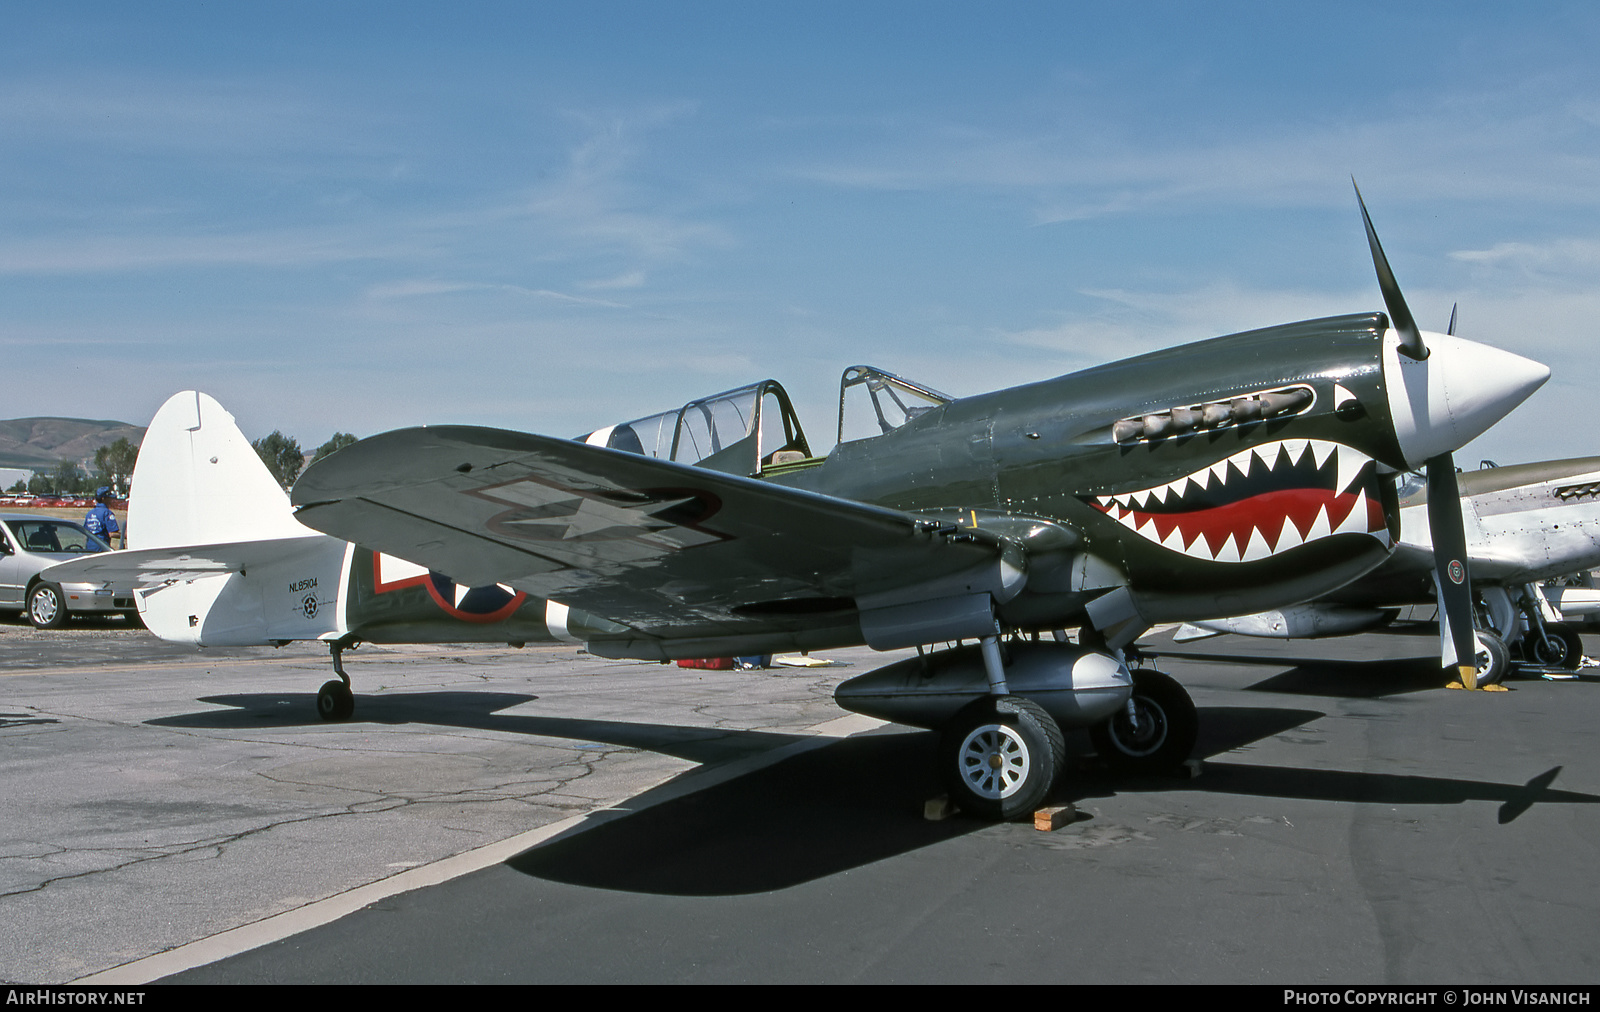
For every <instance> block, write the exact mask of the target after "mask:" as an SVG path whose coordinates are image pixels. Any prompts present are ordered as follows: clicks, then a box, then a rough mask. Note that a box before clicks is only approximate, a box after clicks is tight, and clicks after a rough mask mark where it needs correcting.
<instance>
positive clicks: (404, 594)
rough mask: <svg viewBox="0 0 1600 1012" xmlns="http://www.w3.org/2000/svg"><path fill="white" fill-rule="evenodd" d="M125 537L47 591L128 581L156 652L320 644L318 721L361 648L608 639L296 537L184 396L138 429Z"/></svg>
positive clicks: (255, 478) (285, 511) (217, 411)
mask: <svg viewBox="0 0 1600 1012" xmlns="http://www.w3.org/2000/svg"><path fill="white" fill-rule="evenodd" d="M128 528H129V538H130V539H131V544H132V547H130V548H128V549H126V550H123V551H120V552H104V553H100V554H97V555H94V556H92V557H85V558H82V559H75V560H73V561H71V562H67V563H63V564H61V565H58V566H55V567H52V568H51V569H50V571H49V572H50V578H51V579H55V580H63V579H64V580H75V579H95V580H109V579H118V580H127V581H131V582H133V583H134V584H135V587H136V589H135V591H134V596H135V600H136V602H137V604H138V608H139V613H140V615H141V616H142V617H143V618H144V622H145V625H147V626H148V627H149V629H150V631H151V632H153V633H155V634H156V635H157V636H160V637H161V638H162V639H165V640H171V641H174V642H180V643H193V644H195V645H197V646H243V645H254V644H268V643H270V644H278V645H281V644H284V643H287V642H289V641H291V640H311V639H315V640H323V641H326V642H327V643H328V644H329V647H330V648H331V650H332V653H333V666H334V671H335V672H336V673H337V674H338V675H339V681H330V682H328V683H327V684H326V685H324V686H323V687H322V689H321V691H320V692H319V693H318V695H317V710H318V712H319V713H320V714H321V715H322V716H323V718H324V719H328V720H344V719H346V718H348V717H349V716H350V715H351V713H352V711H353V708H354V697H353V696H352V695H351V691H350V679H349V677H348V676H347V675H346V674H345V671H344V665H343V663H342V662H341V654H342V652H343V651H344V650H346V649H349V648H350V647H351V646H353V645H355V644H356V643H359V642H367V643H464V642H493V643H515V644H522V643H527V642H537V641H550V640H557V639H561V640H566V641H569V642H574V643H576V642H579V641H580V638H581V637H582V636H584V635H588V634H591V633H594V632H596V631H600V632H603V631H605V630H606V628H608V627H605V626H601V627H599V628H597V629H586V628H584V627H582V626H577V627H575V628H573V629H572V630H570V631H569V630H568V628H567V615H566V609H565V608H563V607H562V606H560V605H557V604H550V603H548V602H545V601H541V600H537V599H533V598H529V597H528V595H527V594H525V593H522V592H521V591H517V590H512V589H510V588H507V587H499V586H494V585H488V586H482V587H470V588H469V587H463V586H459V585H457V584H455V583H453V582H452V581H451V580H450V579H448V578H447V577H443V576H440V575H439V574H437V573H430V572H428V571H427V570H425V569H423V568H421V567H419V566H415V565H412V564H411V563H408V562H404V561H402V560H400V559H397V558H394V557H392V556H386V555H383V554H381V553H377V552H373V551H371V550H370V549H366V548H359V547H357V546H355V545H352V544H350V543H349V542H346V541H341V540H339V539H337V538H331V537H328V536H327V535H326V534H319V533H318V532H316V531H313V530H310V529H309V528H307V527H305V526H303V525H302V524H300V522H299V521H297V520H295V518H294V513H293V510H292V509H291V507H290V506H289V497H288V496H287V495H286V494H285V493H284V491H283V489H282V488H280V487H279V486H278V483H277V482H276V481H275V480H274V479H273V477H272V475H271V473H270V472H268V471H267V468H266V466H265V465H264V464H262V463H261V459H260V457H258V456H257V455H256V452H255V450H254V449H253V448H252V447H251V446H250V443H249V441H248V440H246V439H245V437H244V435H243V434H242V433H241V432H240V431H239V428H238V426H237V425H235V424H234V421H233V416H232V415H230V414H228V413H227V412H226V411H224V410H223V409H222V406H221V405H220V404H218V403H217V402H216V401H215V400H213V399H212V398H211V397H208V396H207V395H205V394H203V393H197V392H195V391H193V390H188V391H184V392H183V393H179V394H174V395H173V396H172V397H171V398H170V399H169V400H168V401H167V402H166V403H165V404H164V405H162V406H161V410H159V411H157V412H156V415H155V418H153V419H152V420H151V422H150V428H149V429H148V430H147V431H146V433H145V438H144V443H143V444H142V445H141V447H140V449H139V460H138V464H137V465H136V466H135V468H134V472H133V490H132V492H131V493H130V496H129V503H128Z"/></svg>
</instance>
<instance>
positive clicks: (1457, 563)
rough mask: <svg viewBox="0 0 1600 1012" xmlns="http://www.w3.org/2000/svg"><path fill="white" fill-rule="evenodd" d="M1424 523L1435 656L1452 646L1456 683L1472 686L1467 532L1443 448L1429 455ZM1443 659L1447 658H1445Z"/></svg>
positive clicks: (1474, 653)
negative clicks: (1435, 607) (1435, 608)
mask: <svg viewBox="0 0 1600 1012" xmlns="http://www.w3.org/2000/svg"><path fill="white" fill-rule="evenodd" d="M1427 470H1428V529H1429V531H1430V533H1431V534H1432V537H1433V567H1434V572H1433V579H1434V583H1435V585H1436V586H1437V587H1438V591H1439V638H1440V654H1441V657H1443V656H1445V655H1447V654H1449V653H1451V652H1453V653H1454V654H1455V663H1456V666H1457V669H1458V671H1459V672H1460V677H1461V684H1462V685H1464V686H1466V687H1467V688H1469V689H1476V688H1477V687H1478V676H1477V672H1478V664H1477V654H1478V640H1477V636H1476V635H1474V633H1473V630H1472V573H1471V571H1470V570H1469V569H1468V568H1467V532H1466V528H1465V525H1464V524H1463V522H1462V519H1461V489H1460V487H1459V486H1458V485H1457V484H1456V464H1455V460H1454V458H1453V457H1452V456H1451V455H1450V454H1448V453H1442V454H1440V455H1439V456H1437V457H1430V458H1429V459H1428V464H1427ZM1446 663H1448V662H1446Z"/></svg>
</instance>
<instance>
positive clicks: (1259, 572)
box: [291, 207, 1549, 818]
mask: <svg viewBox="0 0 1600 1012" xmlns="http://www.w3.org/2000/svg"><path fill="white" fill-rule="evenodd" d="M1362 213H1363V217H1365V214H1366V211H1365V208H1364V207H1363V208H1362ZM1367 233H1368V242H1369V246H1370V249H1371V251H1372V254H1373V261H1374V265H1375V267H1376V269H1377V272H1378V276H1379V283H1380V287H1381V289H1382V291H1383V295H1384V300H1385V303H1386V306H1387V308H1388V313H1387V315H1385V314H1383V313H1371V314H1367V315H1362V316H1344V317H1337V318H1332V319H1325V320H1314V321H1310V322H1305V323H1295V324H1288V325H1285V326H1280V327H1272V328H1269V329H1266V330H1258V331H1252V332H1249V333H1244V334H1236V335H1233V336H1231V337H1222V338H1217V339H1214V340H1210V341H1204V342H1200V343H1198V344H1193V345H1189V346H1185V347H1181V348H1174V349H1170V350H1167V351H1161V352H1156V353H1154V354H1149V355H1142V356H1139V357H1137V358H1133V359H1128V360H1126V361H1122V362H1117V363H1113V364H1110V365H1105V366H1100V367H1098V368H1094V369H1089V370H1086V371H1084V372H1080V373H1074V374H1071V375H1067V376H1062V377H1059V378H1057V379H1052V380H1046V381H1043V382H1038V383H1031V384H1028V385H1026V386H1021V387H1016V388H1013V389H1009V390H1003V391H999V392H996V393H991V394H984V395H980V396H976V397H968V398H963V399H959V400H955V399H950V398H947V397H945V396H943V395H940V394H938V393H937V392H936V391H932V390H930V389H928V388H926V387H921V386H918V385H917V384H914V383H909V382H906V381H904V380H901V379H899V378H898V377H895V376H893V375H891V374H888V373H884V372H881V371H879V370H875V369H870V368H866V367H853V368H851V369H848V370H846V371H845V374H844V378H843V380H842V382H841V391H840V395H841V396H840V399H841V420H840V432H841V439H843V438H844V436H843V433H844V432H845V429H846V424H845V419H844V417H843V413H844V406H845V402H846V400H847V399H848V398H849V397H850V396H852V395H854V396H856V397H858V398H861V399H862V402H863V403H866V404H867V405H869V406H870V407H871V409H872V411H873V416H872V420H873V421H875V422H876V427H877V429H878V432H877V434H875V435H873V436H871V437H869V438H865V439H856V440H847V441H842V442H840V443H839V445H837V446H836V447H835V448H834V449H833V451H832V452H831V453H829V454H828V455H827V456H826V457H816V456H813V455H812V454H811V452H810V448H809V444H808V443H807V441H806V439H805V436H804V433H803V431H802V430H801V427H800V424H799V420H798V419H797V418H796V417H795V416H794V412H793V409H792V407H791V406H790V403H789V399H788V396H787V395H786V394H785V393H784V391H783V388H782V387H781V386H779V385H778V384H777V383H776V382H774V381H772V380H767V381H764V382H761V383H757V384H754V385H752V386H749V387H744V388H741V389H738V390H733V391H729V392H727V393H725V394H720V395H717V396H715V397H710V398H705V399H701V400H695V401H691V402H689V403H688V404H687V405H685V406H684V407H682V408H680V409H678V410H676V411H671V412H666V413H664V414H661V415H656V416H652V417H650V418H645V419H641V420H638V421H635V422H630V423H627V424H625V425H618V426H613V427H611V428H610V429H606V430H602V431H601V432H598V433H595V434H594V435H593V436H591V437H589V440H587V441H586V443H580V442H575V441H572V440H566V439H557V438H553V437H548V436H538V435H529V434H524V433H518V432H509V431H502V430H495V429H486V428H473V427H465V426H441V427H436V428H414V429H404V430H399V431H395V432H389V433H385V434H382V435H378V436H373V437H371V438H368V439H364V440H361V441H360V442H358V443H356V444H355V445H353V446H350V447H347V448H346V449H344V450H341V451H340V452H339V453H338V454H336V455H334V456H332V457H329V458H327V459H325V460H323V461H320V462H318V463H316V464H313V465H311V467H309V468H308V469H307V470H306V472H305V473H304V474H303V475H302V476H301V478H300V481H299V483H298V484H296V486H295V488H294V490H293V492H292V495H291V498H292V500H293V502H294V503H295V504H296V506H297V507H298V510H297V514H296V515H297V516H298V517H299V519H300V520H301V521H302V522H304V523H305V524H307V525H308V526H310V527H312V528H315V529H317V530H322V531H326V532H328V533H330V534H334V535H336V536H338V537H342V538H349V539H353V540H356V541H358V542H359V543H361V544H364V545H370V546H372V547H373V548H375V549H377V550H380V551H383V552H388V553H391V554H394V555H396V556H399V557H401V558H404V559H408V560H410V561H412V562H414V563H416V564H418V565H420V566H426V567H427V568H429V569H431V570H436V571H438V572H442V573H446V574H448V575H449V576H451V577H452V578H454V579H455V580H457V581H458V582H460V583H463V584H471V585H479V584H505V585H507V586H510V587H514V588H516V589H518V590H520V591H523V592H526V593H530V594H536V595H539V596H541V597H547V598H551V599H554V600H558V601H562V602H564V603H566V604H567V605H569V606H571V608H572V612H571V614H572V615H578V614H579V609H583V612H584V613H587V614H593V615H602V616H604V619H605V620H606V621H607V622H610V623H614V624H613V625H612V626H611V627H610V630H608V631H597V632H592V633H590V634H589V635H588V636H587V643H588V648H589V650H590V651H592V652H594V653H597V654H602V655H608V656H615V657H638V658H659V659H668V658H679V657H694V656H706V655H722V654H738V653H765V652H770V651H779V650H793V649H806V648H820V647H833V646H841V645H846V644H859V643H866V644H868V645H870V646H873V647H876V648H879V649H893V648H900V647H909V646H916V647H918V648H919V653H920V652H921V650H922V648H924V647H926V646H928V645H931V644H942V643H950V642H952V641H954V642H956V643H957V646H956V647H955V648H953V649H949V650H940V651H936V652H933V653H922V655H921V656H919V657H918V658H915V659H912V660H909V661H903V662H900V663H898V664H893V665H890V666H888V667H887V668H883V669H879V670H878V671H875V672H871V673H869V674H867V675H863V676H861V677H859V678H856V679H852V680H851V681H849V682H846V683H844V684H843V685H842V686H840V687H839V689H838V690H837V692H836V698H837V699H838V701H839V703H840V704H841V705H842V706H844V707H846V708H847V709H852V710H858V711H861V712H865V713H870V714H874V715H878V716H883V717H887V718H890V719H893V720H896V721H900V722H902V723H909V724H913V725H919V726H924V727H930V728H937V729H940V730H942V737H941V747H940V758H939V763H940V765H941V773H942V774H943V776H944V778H945V780H946V782H947V783H948V784H949V786H950V789H951V791H952V794H953V796H954V798H955V799H956V801H957V804H958V805H959V806H960V807H962V808H964V809H966V810H968V811H970V812H975V813H978V814H983V815H987V816H990V817H999V818H1006V817H1011V816H1014V815H1016V814H1019V813H1022V812H1026V811H1030V810H1032V809H1033V808H1034V807H1036V806H1037V804H1038V803H1039V802H1040V801H1041V800H1042V799H1043V798H1044V797H1045V795H1046V794H1047V793H1048V792H1049V790H1050V788H1051V786H1052V783H1053V781H1054V779H1055V777H1056V775H1057V772H1058V771H1059V770H1060V768H1061V766H1062V742H1063V736H1062V734H1061V728H1063V727H1091V728H1093V729H1094V730H1095V733H1096V736H1097V740H1098V741H1100V742H1101V743H1102V750H1103V751H1105V752H1107V753H1109V754H1110V755H1112V756H1113V757H1117V756H1120V757H1122V758H1124V759H1126V760H1129V761H1134V762H1141V761H1142V762H1175V761H1177V760H1181V759H1182V758H1184V757H1186V756H1187V754H1188V751H1189V749H1190V747H1191V746H1192V744H1193V741H1194V734H1195V717H1194V708H1193V705H1192V703H1190V702H1189V700H1188V697H1187V695H1186V694H1185V693H1184V692H1183V690H1182V689H1181V687H1179V686H1177V684H1176V683H1174V682H1172V681H1171V680H1170V679H1168V678H1166V676H1164V675H1159V674H1156V673H1154V672H1143V671H1141V672H1138V673H1131V672H1130V671H1129V670H1128V668H1127V666H1126V664H1125V663H1124V661H1123V657H1122V654H1121V651H1120V648H1121V647H1123V646H1124V645H1126V644H1127V643H1129V642H1131V641H1132V640H1133V639H1134V638H1135V637H1137V636H1138V635H1139V634H1140V633H1141V632H1143V631H1144V630H1145V629H1146V628H1148V627H1149V626H1150V625H1151V624H1153V623H1156V622H1163V621H1182V620H1192V619H1200V618H1207V617H1221V616H1225V615H1230V614H1233V615H1237V614H1241V613H1247V612H1255V611H1261V610H1265V609H1267V608H1274V607H1281V606H1284V605H1288V604H1293V603H1295V602H1299V601H1304V600H1307V599H1310V598H1313V597H1316V596H1319V595H1322V594H1326V593H1328V592H1329V591H1332V590H1334V589H1335V588H1337V587H1339V586H1341V585H1343V584H1344V583H1347V582H1348V581H1350V580H1352V579H1354V578H1355V577H1357V576H1360V575H1361V574H1362V573H1365V572H1367V571H1368V570H1370V569H1372V568H1373V567H1375V566H1376V565H1378V564H1379V563H1380V562H1382V561H1383V560H1384V559H1385V558H1386V557H1387V556H1388V554H1389V551H1390V547H1391V543H1392V537H1393V535H1395V534H1397V533H1398V527H1399V507H1398V500H1397V497H1396V494H1395V488H1394V483H1393V481H1392V480H1391V477H1390V476H1391V475H1392V474H1393V473H1395V472H1401V471H1405V470H1409V469H1411V468H1416V467H1423V466H1425V467H1426V468H1427V470H1428V474H1429V479H1430V482H1431V483H1433V484H1434V485H1435V487H1436V493H1435V495H1433V496H1432V497H1431V498H1430V504H1431V506H1430V510H1431V513H1430V516H1431V520H1432V523H1433V527H1434V540H1435V543H1436V544H1442V545H1446V546H1461V545H1462V544H1463V539H1464V535H1463V534H1462V531H1461V519H1460V516H1459V514H1456V515H1452V514H1451V513H1450V512H1449V509H1448V507H1449V505H1450V504H1453V503H1456V502H1457V498H1456V495H1455V492H1454V483H1455V468H1454V465H1453V462H1452V459H1451V452H1452V451H1453V450H1455V449H1456V448H1458V447H1460V446H1462V445H1464V444H1465V443H1466V442H1467V441H1468V440H1470V439H1472V438H1473V437H1475V436H1476V435H1478V434H1479V433H1481V432H1483V431H1484V430H1485V429H1486V428H1488V426H1490V425H1491V424H1493V423H1494V422H1495V421H1497V420H1498V419H1499V418H1501V417H1502V416H1504V415H1505V413H1506V412H1508V411H1510V410H1511V409H1512V408H1513V407H1515V406H1516V405H1517V404H1519V403H1521V401H1522V400H1523V399H1525V398H1526V397H1527V396H1528V395H1529V394H1530V393H1531V392H1532V391H1533V390H1534V389H1536V388H1537V387H1538V386H1539V385H1540V384H1541V383H1543V382H1544V380H1545V379H1546V378H1547V377H1548V374H1549V373H1548V370H1547V369H1546V368H1545V367H1544V366H1542V365H1539V364H1538V363H1535V362H1531V361H1528V360H1527V359H1524V358H1521V357H1519V356H1517V355H1513V354H1510V353H1507V352H1504V351H1499V350H1496V349H1493V348H1489V347H1486V346H1484V345H1481V344H1475V343H1473V342H1470V341H1465V340H1462V339H1460V338H1456V337H1451V336H1447V335H1443V334H1432V333H1429V334H1426V335H1424V334H1423V333H1422V332H1421V331H1420V330H1419V329H1418V328H1417V326H1416V324H1415V322H1414V321H1413V319H1412V317H1411V313H1410V311H1409V309H1407V307H1406V304H1405V300H1404V298H1403V297H1402V296H1401V294H1400V289H1399V286H1398V285H1397V284H1396V283H1395V281H1394V277H1393V274H1392V272H1391V271H1390V270H1389V267H1388V263H1387V261H1386V259H1385V258H1384V256H1383V252H1382V249H1381V247H1380V245H1379V243H1378V240H1377V235H1376V233H1375V232H1374V231H1373V230H1372V227H1371V223H1370V221H1368V222H1367ZM1438 489H1448V490H1449V491H1448V494H1444V493H1441V492H1438V491H1437V490H1438ZM1465 563H1466V560H1465V557H1464V552H1462V551H1460V550H1459V548H1458V547H1451V548H1450V550H1448V551H1442V552H1441V564H1442V565H1443V566H1444V567H1445V570H1446V575H1445V577H1444V579H1443V581H1442V582H1444V583H1445V584H1446V585H1447V586H1449V587H1452V588H1460V589H1461V590H1462V591H1463V592H1470V586H1469V584H1468V583H1467V580H1468V577H1467V573H1466V571H1465ZM1446 607H1447V609H1449V611H1450V613H1451V614H1453V615H1458V616H1463V619H1462V621H1459V622H1457V623H1456V624H1455V627H1454V628H1455V630H1456V632H1455V633H1453V634H1452V635H1451V636H1450V637H1449V639H1448V641H1447V643H1446V650H1445V653H1446V662H1447V663H1451V664H1455V663H1457V658H1462V659H1464V661H1465V663H1464V665H1462V667H1463V677H1465V678H1466V679H1468V680H1469V681H1470V680H1471V679H1472V676H1473V673H1474V670H1475V665H1474V659H1475V657H1476V655H1477V651H1478V645H1477V644H1476V643H1475V642H1474V639H1473V637H1472V630H1471V622H1470V599H1469V598H1463V597H1461V596H1460V594H1459V593H1453V594H1448V595H1446ZM598 624H599V623H598V622H595V623H593V625H598ZM1080 625H1081V626H1083V627H1084V629H1085V634H1084V635H1083V636H1082V637H1081V638H1082V639H1083V641H1084V642H1083V643H1082V645H1073V644H1069V643H1065V642H1060V641H1059V640H1057V641H1055V642H1049V641H1046V642H1037V641H1035V642H1021V641H1019V639H1017V638H1016V637H1013V638H1012V639H1011V641H1010V642H1009V643H1006V642H1003V640H1002V635H1003V634H1005V633H1008V632H1010V633H1028V632H1032V633H1035V634H1037V633H1038V632H1041V631H1050V630H1058V629H1061V628H1063V627H1068V626H1080ZM961 641H977V645H976V646H965V647H963V646H961V645H960V643H961Z"/></svg>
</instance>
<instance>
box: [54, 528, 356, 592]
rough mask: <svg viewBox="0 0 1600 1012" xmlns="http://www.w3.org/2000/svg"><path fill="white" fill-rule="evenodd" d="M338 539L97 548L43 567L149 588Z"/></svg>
mask: <svg viewBox="0 0 1600 1012" xmlns="http://www.w3.org/2000/svg"><path fill="white" fill-rule="evenodd" d="M330 543H338V541H337V539H336V538H330V537H328V536H327V535H326V534H315V533H308V534H304V535H302V536H300V537H292V538H274V539H272V540H270V541H233V542H228V543H226V544H219V545H178V546H175V547H171V548H136V549H135V548H130V549H127V550H125V551H120V552H100V553H97V554H94V555H86V556H84V557H83V558H81V559H73V560H71V561H70V562H62V563H58V564H56V565H54V566H51V567H50V568H49V569H48V570H47V573H48V578H49V579H51V580H55V581H58V582H60V581H85V582H95V581H101V580H109V581H112V582H115V583H133V584H134V585H135V586H139V587H154V586H158V585H160V584H163V583H171V582H172V581H174V580H192V579H196V578H199V577H202V576H216V575H217V574H219V573H248V572H249V570H250V569H251V568H254V567H260V566H267V565H272V564H276V563H280V562H292V561H293V560H294V558H295V557H296V556H309V555H313V554H320V553H321V551H322V549H323V548H324V546H325V545H328V544H330Z"/></svg>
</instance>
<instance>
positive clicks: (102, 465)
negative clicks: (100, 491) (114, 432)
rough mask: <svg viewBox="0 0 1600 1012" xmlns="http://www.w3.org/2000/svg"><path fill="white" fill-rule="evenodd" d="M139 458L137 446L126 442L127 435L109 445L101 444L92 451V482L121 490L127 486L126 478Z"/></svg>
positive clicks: (130, 475)
mask: <svg viewBox="0 0 1600 1012" xmlns="http://www.w3.org/2000/svg"><path fill="white" fill-rule="evenodd" d="M138 459H139V448H138V447H137V446H134V445H133V444H132V443H130V442H128V437H127V436H123V437H122V438H120V439H118V440H117V441H116V442H115V443H112V444H110V445H109V446H102V447H100V449H98V450H96V451H94V483H95V485H96V486H97V487H98V486H100V485H110V486H111V487H112V489H113V491H118V492H120V491H123V490H124V489H126V488H127V487H128V479H129V478H130V477H132V475H133V465H134V463H135V461H137V460H138Z"/></svg>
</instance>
